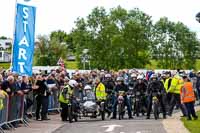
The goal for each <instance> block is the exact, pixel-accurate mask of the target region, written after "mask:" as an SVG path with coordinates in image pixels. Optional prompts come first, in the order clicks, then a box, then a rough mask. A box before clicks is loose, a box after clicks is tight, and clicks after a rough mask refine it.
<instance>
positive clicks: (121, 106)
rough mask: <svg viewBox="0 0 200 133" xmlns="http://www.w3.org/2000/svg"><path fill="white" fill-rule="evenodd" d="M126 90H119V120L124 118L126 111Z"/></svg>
mask: <svg viewBox="0 0 200 133" xmlns="http://www.w3.org/2000/svg"><path fill="white" fill-rule="evenodd" d="M124 95H125V92H124V91H119V94H118V98H117V100H118V113H119V120H121V119H123V117H124V113H125V105H124Z"/></svg>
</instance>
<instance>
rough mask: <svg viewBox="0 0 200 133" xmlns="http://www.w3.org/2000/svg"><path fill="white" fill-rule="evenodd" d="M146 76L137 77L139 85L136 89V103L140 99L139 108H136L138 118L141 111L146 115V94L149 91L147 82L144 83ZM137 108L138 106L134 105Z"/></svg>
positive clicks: (137, 84)
mask: <svg viewBox="0 0 200 133" xmlns="http://www.w3.org/2000/svg"><path fill="white" fill-rule="evenodd" d="M143 79H144V76H143V75H138V77H137V83H136V85H135V88H134V90H133V91H134V95H135V101H136V99H137V98H138V99H139V103H140V104H139V108H136V107H134V113H136V114H137V116H139V111H141V112H142V114H143V115H144V113H145V110H146V107H147V105H146V98H145V93H146V90H147V84H146V82H144V80H143ZM134 106H136V105H134Z"/></svg>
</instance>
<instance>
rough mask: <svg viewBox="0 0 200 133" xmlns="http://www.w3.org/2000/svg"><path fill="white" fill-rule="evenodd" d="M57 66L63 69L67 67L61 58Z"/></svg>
mask: <svg viewBox="0 0 200 133" xmlns="http://www.w3.org/2000/svg"><path fill="white" fill-rule="evenodd" d="M57 65H59V66H61V67H65V63H64V60H63V59H62V58H61V57H60V58H59V60H58V62H57Z"/></svg>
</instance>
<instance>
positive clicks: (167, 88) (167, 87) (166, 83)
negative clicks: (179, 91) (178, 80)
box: [164, 78, 172, 92]
mask: <svg viewBox="0 0 200 133" xmlns="http://www.w3.org/2000/svg"><path fill="white" fill-rule="evenodd" d="M170 80H172V78H168V79H166V80H165V84H164V87H165V90H166V92H167V91H168V90H169V88H170V86H169V82H170ZM170 84H171V83H170Z"/></svg>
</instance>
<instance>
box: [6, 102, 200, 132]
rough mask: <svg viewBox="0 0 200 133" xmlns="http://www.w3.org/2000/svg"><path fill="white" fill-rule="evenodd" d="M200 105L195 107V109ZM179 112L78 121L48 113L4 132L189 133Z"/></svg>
mask: <svg viewBox="0 0 200 133" xmlns="http://www.w3.org/2000/svg"><path fill="white" fill-rule="evenodd" d="M197 110H200V106H198V107H196V111H197ZM180 116H181V113H180V112H178V113H175V114H173V116H172V117H168V118H167V119H159V120H154V119H153V116H152V118H151V119H150V120H146V119H145V117H137V118H134V119H130V120H129V119H124V120H111V119H106V120H105V121H101V120H100V118H99V119H90V118H82V119H80V120H79V121H78V122H74V123H69V122H62V121H61V120H60V116H59V115H50V116H49V117H50V119H51V120H49V121H35V120H31V121H30V123H29V126H30V127H25V126H23V125H22V127H19V128H17V129H15V130H12V131H6V133H189V131H188V130H187V129H186V128H185V127H184V125H183V123H182V122H181V121H180Z"/></svg>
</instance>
